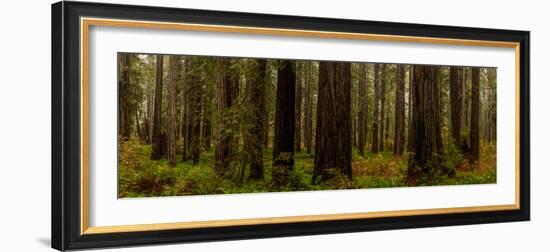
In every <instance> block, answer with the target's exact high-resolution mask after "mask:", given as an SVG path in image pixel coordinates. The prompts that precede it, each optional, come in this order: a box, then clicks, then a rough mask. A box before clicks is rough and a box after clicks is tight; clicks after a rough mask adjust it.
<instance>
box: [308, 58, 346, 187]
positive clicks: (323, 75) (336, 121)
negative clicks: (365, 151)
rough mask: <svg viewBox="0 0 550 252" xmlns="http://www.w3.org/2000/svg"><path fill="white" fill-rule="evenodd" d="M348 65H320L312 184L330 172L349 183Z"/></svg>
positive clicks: (325, 63) (328, 177) (330, 174)
mask: <svg viewBox="0 0 550 252" xmlns="http://www.w3.org/2000/svg"><path fill="white" fill-rule="evenodd" d="M350 135H351V64H350V63H343V62H320V64H319V99H318V103H317V130H316V133H315V163H314V170H313V177H312V182H313V183H316V182H317V181H318V180H319V178H320V180H321V181H323V180H328V179H330V178H331V177H332V176H333V175H334V174H333V173H332V172H331V170H336V171H337V172H338V173H340V174H342V175H345V176H347V177H348V178H350V179H351V177H352V173H351V136H350Z"/></svg>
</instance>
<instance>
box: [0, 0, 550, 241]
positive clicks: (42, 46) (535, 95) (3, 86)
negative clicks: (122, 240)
mask: <svg viewBox="0 0 550 252" xmlns="http://www.w3.org/2000/svg"><path fill="white" fill-rule="evenodd" d="M117 2H121V3H134V4H150V5H163V6H179V7H186V8H197V9H216V10H227V11H240V12H260V13H272V14H290V15H302V16H324V17H333V18H349V19H366V20H380V21H397V22H412V23H428V24H443V25H458V26H477V27H486V28H502V29H520V30H530V31H531V41H532V42H531V88H532V92H531V111H532V119H531V132H532V144H531V148H532V150H531V160H532V164H531V170H532V194H531V195H532V221H531V222H521V223H506V224H490V225H475V226H456V227H440V228H427V229H409V230H395V231H383V232H367V233H349V234H337V235H321V236H302V237H291V238H276V239H257V240H247V241H229V242H212V243H196V244H179V245H165V246H155V247H151V246H146V247H133V248H124V249H107V251H111V250H115V251H182V250H185V251H218V250H223V251H225V252H229V251H239V252H245V251H299V250H302V251H338V250H347V251H365V250H370V251H380V250H381V251H397V250H407V251H484V250H485V251H518V250H525V251H548V249H549V248H550V245H548V241H547V240H545V238H548V232H549V229H550V201H549V200H548V196H547V194H548V192H550V183H548V179H549V178H550V168H549V167H548V165H547V162H548V160H547V159H546V158H545V157H546V156H547V153H546V152H547V150H546V147H547V144H548V143H549V141H550V132H549V131H548V128H550V119H549V117H548V113H547V107H549V106H550V99H548V96H549V94H550V87H549V86H548V85H547V83H548V82H547V79H546V78H548V76H547V74H546V75H545V73H546V72H547V71H545V70H547V69H546V68H547V67H548V58H549V57H550V49H549V47H550V26H549V25H548V24H547V23H548V17H547V15H548V14H547V12H548V9H549V6H546V4H545V1H530V0H527V1H476V0H458V1H454V2H453V3H451V2H445V3H443V2H442V1H436V0H432V1H429V0H415V1H406V0H401V1H397V0H385V1H381V0H378V1H360V0H359V1H352V0H338V1H318V0H317V1H305V0H303V1H296V0H271V1H246V0H232V1H223V0H220V1H213V0H187V1H182V0H180V1H177V0H141V1H140V0H117ZM51 3H52V2H51V1H50V0H28V1H6V2H5V3H3V5H2V8H1V9H0V20H1V22H0V32H1V34H2V36H1V38H0V45H1V46H0V50H1V51H0V57H1V59H0V116H1V117H0V118H2V119H1V121H0V171H1V172H0V199H1V201H0V237H1V238H0V251H49V250H51V249H50V248H49V240H50V238H49V237H50V139H51V137H50V95H51V92H50V69H51V67H50V4H51Z"/></svg>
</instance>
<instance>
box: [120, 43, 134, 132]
mask: <svg viewBox="0 0 550 252" xmlns="http://www.w3.org/2000/svg"><path fill="white" fill-rule="evenodd" d="M118 61H119V71H118V74H119V77H118V116H119V119H118V134H119V135H120V136H122V138H123V139H124V140H128V139H129V138H130V131H131V126H130V123H131V122H130V116H131V115H130V111H129V110H130V108H129V104H128V97H129V95H130V94H129V93H128V92H129V90H130V88H129V87H130V72H131V69H130V55H129V54H127V53H119V54H118Z"/></svg>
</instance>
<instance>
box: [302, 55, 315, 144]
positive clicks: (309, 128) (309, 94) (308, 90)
mask: <svg viewBox="0 0 550 252" xmlns="http://www.w3.org/2000/svg"><path fill="white" fill-rule="evenodd" d="M312 64H313V63H312V62H306V64H305V76H304V77H305V92H304V119H305V122H304V125H303V126H304V142H305V143H304V145H305V147H306V151H307V153H308V154H309V153H311V150H312V146H313V143H312V141H313V87H312V80H311V79H312V78H311V77H312V71H313V69H312V68H313V67H312Z"/></svg>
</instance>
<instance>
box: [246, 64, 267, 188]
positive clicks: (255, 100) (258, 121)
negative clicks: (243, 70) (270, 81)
mask: <svg viewBox="0 0 550 252" xmlns="http://www.w3.org/2000/svg"><path fill="white" fill-rule="evenodd" d="M251 64H252V65H251V68H252V71H250V76H248V78H247V91H248V103H249V106H250V107H249V110H250V111H249V112H248V123H249V124H250V126H249V127H248V132H247V133H246V137H245V138H246V139H245V148H246V150H247V151H246V152H247V154H248V156H249V167H250V173H249V178H250V179H252V180H255V179H263V178H264V160H263V152H264V141H265V139H264V138H265V130H266V129H267V127H266V124H267V118H266V114H267V113H266V109H267V108H266V71H267V60H265V59H255V60H253V61H252V63H251Z"/></svg>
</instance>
